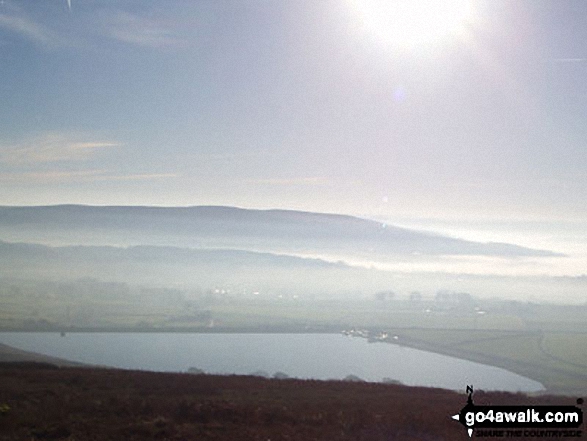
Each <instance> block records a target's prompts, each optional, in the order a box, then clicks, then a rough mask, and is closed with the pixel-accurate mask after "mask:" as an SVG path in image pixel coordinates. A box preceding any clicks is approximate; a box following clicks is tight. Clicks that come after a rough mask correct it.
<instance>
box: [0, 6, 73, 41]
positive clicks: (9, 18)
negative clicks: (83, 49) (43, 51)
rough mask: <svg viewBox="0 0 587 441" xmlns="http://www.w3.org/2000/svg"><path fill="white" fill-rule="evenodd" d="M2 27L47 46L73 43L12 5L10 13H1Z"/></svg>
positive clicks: (0, 23) (0, 26)
mask: <svg viewBox="0 0 587 441" xmlns="http://www.w3.org/2000/svg"><path fill="white" fill-rule="evenodd" d="M0 29H4V30H6V31H8V32H9V33H12V34H16V35H18V36H20V37H22V38H25V39H27V40H29V41H31V42H32V43H34V44H37V45H38V46H42V47H45V48H55V47H58V46H70V45H71V44H70V43H69V42H67V41H66V40H65V39H63V38H61V37H60V36H59V35H57V34H56V33H55V32H53V31H52V30H50V29H49V28H47V27H45V26H43V25H41V24H39V23H37V22H35V21H33V20H31V19H30V18H28V17H27V16H26V15H25V14H24V13H22V12H21V11H20V10H19V9H18V8H15V7H11V8H10V10H9V12H8V13H0Z"/></svg>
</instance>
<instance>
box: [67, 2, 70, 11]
mask: <svg viewBox="0 0 587 441" xmlns="http://www.w3.org/2000/svg"><path fill="white" fill-rule="evenodd" d="M67 9H69V10H70V11H71V0H67Z"/></svg>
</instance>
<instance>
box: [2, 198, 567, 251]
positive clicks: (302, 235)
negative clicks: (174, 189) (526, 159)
mask: <svg viewBox="0 0 587 441" xmlns="http://www.w3.org/2000/svg"><path fill="white" fill-rule="evenodd" d="M27 234H30V237H29V236H27ZM51 238H55V239H54V240H57V239H60V240H63V241H64V242H65V243H69V244H72V243H77V244H86V242H85V240H88V241H90V242H88V243H91V244H93V245H97V244H113V243H115V244H117V245H137V244H141V245H171V246H182V247H184V246H186V247H192V248H233V249H241V250H251V251H264V252H271V253H306V254H321V253H333V254H344V255H362V256H365V255H374V256H375V255H379V256H383V255H385V256H387V255H389V256H393V255H484V256H544V257H546V256H549V257H552V256H561V255H560V254H558V253H555V252H552V251H549V250H537V249H531V248H527V247H522V246H518V245H513V244H506V243H496V242H488V243H481V242H473V241H467V240H463V239H457V238H452V237H447V236H441V235H436V234H431V233H426V232H421V231H415V230H410V229H407V228H400V227H396V226H391V225H386V224H383V223H381V222H377V221H373V220H367V219H361V218H357V217H353V216H348V215H341V214H323V213H312V212H303V211H294V210H276V209H271V210H255V209H245V208H237V207H226V206H192V207H147V206H89V205H54V206H31V207H8V206H3V207H0V239H4V240H8V241H10V242H12V241H15V239H16V240H17V241H22V242H35V241H36V242H42V241H45V240H51ZM40 239H43V240H40ZM100 240H103V243H101V242H100Z"/></svg>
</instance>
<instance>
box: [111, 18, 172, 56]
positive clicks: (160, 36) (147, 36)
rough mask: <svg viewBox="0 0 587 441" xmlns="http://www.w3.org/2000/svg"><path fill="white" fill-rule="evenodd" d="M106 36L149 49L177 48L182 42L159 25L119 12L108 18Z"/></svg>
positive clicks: (149, 20)
mask: <svg viewBox="0 0 587 441" xmlns="http://www.w3.org/2000/svg"><path fill="white" fill-rule="evenodd" d="M107 28H108V34H109V35H110V37H111V38H114V39H115V40H118V41H120V42H122V43H127V44H133V45H137V46H143V47H150V48H163V47H170V46H179V45H182V44H183V40H182V39H180V38H178V37H176V36H175V35H174V34H173V33H172V32H171V31H170V30H169V29H167V28H165V27H163V26H162V25H161V24H159V23H157V22H155V21H153V20H151V19H148V18H145V17H141V16H139V15H133V14H129V13H127V12H119V13H117V14H116V15H115V16H114V17H112V18H110V20H109V22H108V24H107Z"/></svg>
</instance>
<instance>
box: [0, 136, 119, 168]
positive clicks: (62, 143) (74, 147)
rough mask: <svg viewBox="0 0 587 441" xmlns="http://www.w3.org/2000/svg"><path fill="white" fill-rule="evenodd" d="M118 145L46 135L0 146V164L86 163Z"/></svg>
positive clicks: (108, 142) (109, 142)
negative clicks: (100, 152) (104, 150)
mask: <svg viewBox="0 0 587 441" xmlns="http://www.w3.org/2000/svg"><path fill="white" fill-rule="evenodd" d="M120 145H121V144H119V143H116V142H111V141H102V140H100V141H88V140H80V139H79V138H76V137H73V136H72V135H67V134H59V133H47V134H44V135H41V136H39V137H37V138H34V139H32V140H29V141H25V142H22V143H19V144H16V145H11V146H2V145H0V162H2V163H5V164H13V165H23V164H38V163H51V162H78V161H87V160H89V159H91V158H92V157H93V156H94V155H96V154H97V153H98V152H99V151H101V150H103V149H106V148H113V147H118V146H120Z"/></svg>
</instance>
